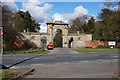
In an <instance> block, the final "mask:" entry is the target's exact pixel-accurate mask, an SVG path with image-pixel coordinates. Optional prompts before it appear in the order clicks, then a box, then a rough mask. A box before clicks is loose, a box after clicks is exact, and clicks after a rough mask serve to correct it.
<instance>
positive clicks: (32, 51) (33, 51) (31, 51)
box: [3, 49, 49, 54]
mask: <svg viewBox="0 0 120 80" xmlns="http://www.w3.org/2000/svg"><path fill="white" fill-rule="evenodd" d="M48 52H49V51H48V50H41V49H21V50H4V52H3V54H45V53H48Z"/></svg>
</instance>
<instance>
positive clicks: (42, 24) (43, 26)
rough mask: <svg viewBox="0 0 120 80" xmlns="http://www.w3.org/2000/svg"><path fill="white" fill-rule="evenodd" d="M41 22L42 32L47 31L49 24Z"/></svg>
mask: <svg viewBox="0 0 120 80" xmlns="http://www.w3.org/2000/svg"><path fill="white" fill-rule="evenodd" d="M40 24H41V26H40V28H41V29H40V32H43V33H46V32H47V25H46V23H40Z"/></svg>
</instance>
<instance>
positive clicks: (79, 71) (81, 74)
mask: <svg viewBox="0 0 120 80" xmlns="http://www.w3.org/2000/svg"><path fill="white" fill-rule="evenodd" d="M3 64H4V65H7V66H9V67H10V68H12V67H17V68H19V67H30V68H35V69H36V72H35V73H34V75H30V76H28V78H111V77H112V76H113V75H114V73H115V72H116V71H117V70H118V52H89V53H78V52H76V51H73V50H71V49H69V48H55V49H54V50H51V51H50V53H48V54H45V55H41V54H35V55H14V56H10V55H9V56H3Z"/></svg>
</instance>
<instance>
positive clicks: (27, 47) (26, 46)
mask: <svg viewBox="0 0 120 80" xmlns="http://www.w3.org/2000/svg"><path fill="white" fill-rule="evenodd" d="M24 45H25V48H26V49H30V48H33V49H37V45H36V44H35V43H33V42H30V41H29V40H26V41H25V43H24Z"/></svg>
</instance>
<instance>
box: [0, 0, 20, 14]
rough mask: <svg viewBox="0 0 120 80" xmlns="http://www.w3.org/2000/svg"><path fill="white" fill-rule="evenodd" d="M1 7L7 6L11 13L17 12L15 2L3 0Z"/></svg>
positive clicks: (13, 0)
mask: <svg viewBox="0 0 120 80" xmlns="http://www.w3.org/2000/svg"><path fill="white" fill-rule="evenodd" d="M2 5H5V6H8V7H9V8H10V10H12V11H13V12H14V11H17V10H18V7H17V5H16V4H15V0H5V1H4V2H2Z"/></svg>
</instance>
